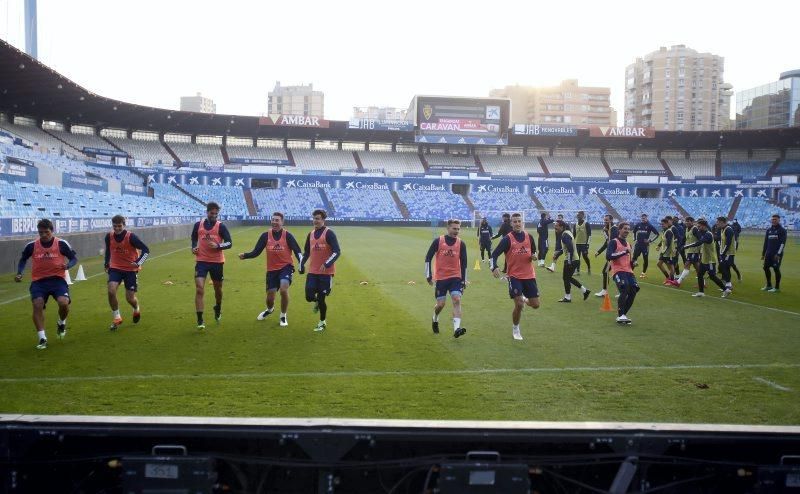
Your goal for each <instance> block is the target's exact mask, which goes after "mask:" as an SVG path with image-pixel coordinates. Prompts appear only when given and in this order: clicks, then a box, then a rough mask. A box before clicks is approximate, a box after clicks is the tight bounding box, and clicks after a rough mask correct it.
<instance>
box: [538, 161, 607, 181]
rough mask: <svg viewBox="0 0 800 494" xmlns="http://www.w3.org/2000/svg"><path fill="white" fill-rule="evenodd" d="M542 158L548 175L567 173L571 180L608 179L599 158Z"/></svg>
mask: <svg viewBox="0 0 800 494" xmlns="http://www.w3.org/2000/svg"><path fill="white" fill-rule="evenodd" d="M543 158H544V163H545V166H547V169H548V170H550V173H568V174H569V175H570V176H571V177H573V178H574V177H584V178H608V172H607V171H606V167H604V166H603V162H602V161H600V158H588V157H583V158H579V157H575V156H543Z"/></svg>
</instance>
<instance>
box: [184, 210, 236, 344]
mask: <svg viewBox="0 0 800 494" xmlns="http://www.w3.org/2000/svg"><path fill="white" fill-rule="evenodd" d="M218 217H219V204H217V203H216V202H209V203H208V204H206V219H204V220H202V221H198V222H197V223H195V225H194V228H193V229H192V254H194V255H195V259H196V262H195V266H194V287H195V292H194V306H195V310H196V311H197V329H201V330H202V329H206V323H205V320H204V319H203V310H204V306H205V302H204V300H203V297H204V296H205V293H206V277H207V276H208V275H211V283H212V284H213V285H214V300H215V301H216V305H215V306H214V319H215V320H216V321H217V323H218V324H219V322H220V319H222V280H223V277H224V276H223V267H224V265H225V253H224V251H225V250H227V249H230V248H231V247H233V241H232V240H231V234H230V232H228V228H227V227H226V226H225V225H223V224H222V222H220V221H217V218H218Z"/></svg>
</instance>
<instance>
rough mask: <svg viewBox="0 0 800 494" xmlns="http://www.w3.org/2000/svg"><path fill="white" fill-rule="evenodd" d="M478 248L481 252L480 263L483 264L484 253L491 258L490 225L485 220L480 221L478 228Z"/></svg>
mask: <svg viewBox="0 0 800 494" xmlns="http://www.w3.org/2000/svg"><path fill="white" fill-rule="evenodd" d="M478 248H480V250H481V262H485V257H484V255H483V253H484V251H485V252H486V255H487V256H489V257H490V258H491V257H492V225H490V224H489V220H487V219H486V218H483V219H482V220H481V224H480V226H479V227H478Z"/></svg>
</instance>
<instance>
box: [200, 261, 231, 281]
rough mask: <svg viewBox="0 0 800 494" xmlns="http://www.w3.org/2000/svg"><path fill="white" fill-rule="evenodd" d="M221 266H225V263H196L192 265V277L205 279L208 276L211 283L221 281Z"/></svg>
mask: <svg viewBox="0 0 800 494" xmlns="http://www.w3.org/2000/svg"><path fill="white" fill-rule="evenodd" d="M223 266H225V263H222V262H203V261H197V262H196V263H195V265H194V277H195V278H203V279H205V278H206V276H208V275H209V274H210V275H211V279H212V280H213V281H222V280H223V278H224V277H223V274H222V268H223Z"/></svg>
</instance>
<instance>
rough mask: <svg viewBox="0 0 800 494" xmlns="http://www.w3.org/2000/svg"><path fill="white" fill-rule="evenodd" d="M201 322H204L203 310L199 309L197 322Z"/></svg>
mask: <svg viewBox="0 0 800 494" xmlns="http://www.w3.org/2000/svg"><path fill="white" fill-rule="evenodd" d="M201 322H203V311H199V312H198V313H197V324H200V323H201Z"/></svg>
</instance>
